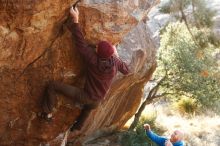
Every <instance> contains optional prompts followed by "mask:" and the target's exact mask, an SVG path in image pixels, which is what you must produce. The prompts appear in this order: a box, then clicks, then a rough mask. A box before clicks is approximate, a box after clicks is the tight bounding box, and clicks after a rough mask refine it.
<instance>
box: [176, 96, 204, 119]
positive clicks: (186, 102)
mask: <svg viewBox="0 0 220 146" xmlns="http://www.w3.org/2000/svg"><path fill="white" fill-rule="evenodd" d="M173 105H174V108H175V109H177V110H178V111H179V113H180V114H182V115H190V116H192V115H195V113H198V112H199V108H200V106H201V105H200V103H199V102H198V101H197V100H196V99H194V98H190V97H182V98H180V99H179V100H178V101H176V102H174V103H173Z"/></svg>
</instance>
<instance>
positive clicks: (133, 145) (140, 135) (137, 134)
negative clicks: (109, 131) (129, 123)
mask: <svg viewBox="0 0 220 146" xmlns="http://www.w3.org/2000/svg"><path fill="white" fill-rule="evenodd" d="M155 120H156V115H153V116H148V117H143V116H142V117H141V119H140V121H139V123H138V125H137V127H136V129H135V131H127V132H125V133H124V134H123V136H122V139H121V144H122V146H157V145H156V144H155V143H153V142H152V141H151V140H150V139H149V138H148V137H147V136H146V134H145V130H144V128H143V125H144V124H145V123H148V124H150V125H151V129H152V130H153V131H155V132H157V133H158V134H162V133H163V132H164V130H162V129H161V128H159V127H158V126H156V125H155Z"/></svg>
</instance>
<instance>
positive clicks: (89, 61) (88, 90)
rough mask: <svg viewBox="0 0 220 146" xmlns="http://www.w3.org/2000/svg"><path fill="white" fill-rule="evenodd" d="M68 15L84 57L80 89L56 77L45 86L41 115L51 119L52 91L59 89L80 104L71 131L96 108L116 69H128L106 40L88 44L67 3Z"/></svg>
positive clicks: (55, 91) (125, 70) (75, 10)
mask: <svg viewBox="0 0 220 146" xmlns="http://www.w3.org/2000/svg"><path fill="white" fill-rule="evenodd" d="M70 16H71V20H72V24H71V26H70V27H69V29H70V31H71V32H72V35H73V38H74V39H75V41H74V42H75V46H76V49H77V50H78V52H79V53H80V54H81V55H82V57H83V58H84V59H85V61H86V69H87V70H86V77H85V78H86V81H85V85H84V88H83V89H80V88H78V87H75V86H71V85H67V84H64V83H61V82H57V81H51V82H50V83H49V85H48V87H47V89H46V93H45V95H46V96H45V97H44V100H43V112H42V113H41V115H40V116H41V118H43V119H45V120H51V118H52V112H53V108H54V107H55V106H56V104H57V99H56V96H55V94H56V93H57V92H58V93H61V94H63V95H64V96H65V97H67V98H70V99H72V100H74V101H76V102H78V103H80V104H81V105H83V109H82V111H81V114H80V116H79V117H78V118H77V120H76V122H75V123H74V124H73V125H72V128H71V131H73V130H80V129H81V127H82V125H83V123H84V121H85V120H86V118H87V117H88V116H89V114H90V112H91V110H93V109H95V108H97V106H98V105H99V103H100V101H102V100H103V99H104V97H105V95H106V93H107V92H108V90H109V88H110V86H111V83H112V80H113V78H114V76H115V75H116V73H117V71H119V72H121V73H122V74H124V75H127V74H128V73H129V69H128V66H127V65H126V64H125V63H124V62H123V61H122V60H121V59H120V58H119V57H118V54H117V51H116V48H115V47H113V45H111V43H110V42H108V41H103V40H102V41H100V42H99V43H98V44H97V48H96V51H95V50H94V49H93V48H91V47H89V46H88V44H87V42H86V41H85V39H84V37H83V34H82V32H81V30H80V25H79V23H78V20H79V11H78V9H77V8H75V9H74V8H73V7H71V9H70Z"/></svg>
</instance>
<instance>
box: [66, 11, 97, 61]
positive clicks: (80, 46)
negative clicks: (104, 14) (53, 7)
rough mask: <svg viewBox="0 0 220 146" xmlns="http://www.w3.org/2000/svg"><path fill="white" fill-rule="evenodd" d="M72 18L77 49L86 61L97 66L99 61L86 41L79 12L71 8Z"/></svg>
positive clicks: (72, 28)
mask: <svg viewBox="0 0 220 146" xmlns="http://www.w3.org/2000/svg"><path fill="white" fill-rule="evenodd" d="M70 16H71V19H72V22H73V26H72V27H71V28H70V30H71V32H72V34H73V36H74V38H75V44H76V49H77V50H78V51H79V52H80V54H82V55H83V57H84V58H85V60H86V61H87V62H89V63H92V64H95V63H96V61H97V58H96V55H95V51H94V50H93V49H92V48H91V47H89V46H88V44H87V42H86V41H85V39H84V36H83V34H82V31H81V29H80V26H79V11H78V9H77V8H75V9H74V8H73V7H71V8H70Z"/></svg>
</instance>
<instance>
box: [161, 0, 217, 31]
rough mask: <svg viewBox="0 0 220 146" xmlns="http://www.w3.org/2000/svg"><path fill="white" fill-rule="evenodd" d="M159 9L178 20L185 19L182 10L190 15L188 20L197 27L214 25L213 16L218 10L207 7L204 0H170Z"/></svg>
mask: <svg viewBox="0 0 220 146" xmlns="http://www.w3.org/2000/svg"><path fill="white" fill-rule="evenodd" d="M159 11H160V12H161V13H165V14H170V15H171V16H173V17H175V18H177V20H182V19H183V17H184V16H183V14H182V13H181V11H182V12H183V13H185V15H187V16H188V17H187V18H188V21H189V22H190V23H191V24H193V25H195V26H196V27H197V28H200V27H212V26H213V21H212V18H213V16H214V15H215V14H216V11H214V10H212V9H210V8H208V7H207V2H205V1H204V0H168V1H167V2H166V3H164V4H163V5H161V6H160V7H159Z"/></svg>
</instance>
